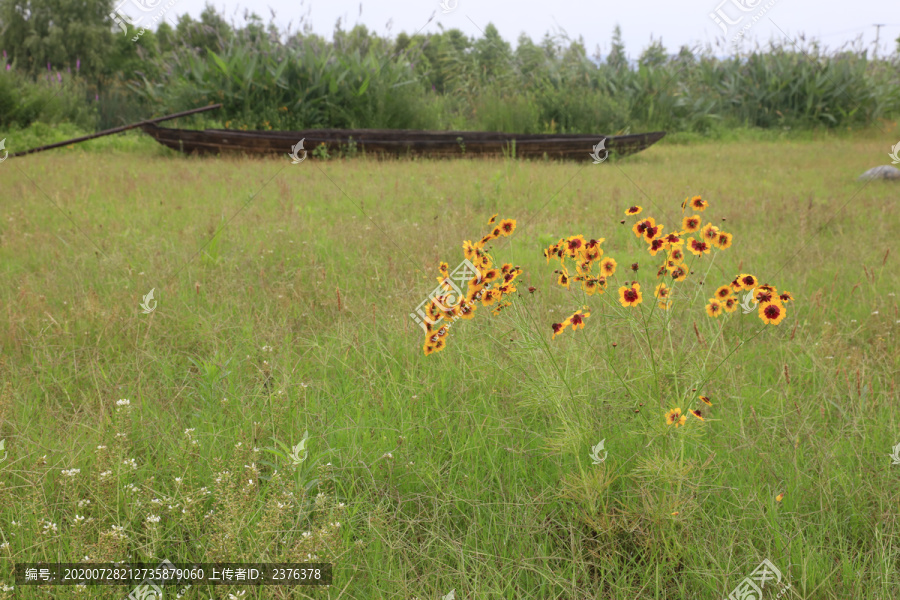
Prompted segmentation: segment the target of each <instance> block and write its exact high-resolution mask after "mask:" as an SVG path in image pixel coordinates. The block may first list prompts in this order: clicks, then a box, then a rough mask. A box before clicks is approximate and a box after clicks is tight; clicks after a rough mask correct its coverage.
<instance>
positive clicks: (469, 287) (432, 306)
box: [423, 215, 522, 356]
mask: <svg viewBox="0 0 900 600" xmlns="http://www.w3.org/2000/svg"><path fill="white" fill-rule="evenodd" d="M488 225H492V226H493V227H492V229H491V231H490V232H489V233H488V234H487V235H485V236H484V237H482V238H481V239H480V240H478V241H477V242H475V243H472V241H471V240H466V241H464V242H463V244H462V249H463V254H464V256H465V258H466V261H468V263H469V265H471V267H472V270H471V272H470V274H471V275H472V276H471V278H470V279H468V281H467V282H466V290H462V289H460V288H459V287H454V285H453V283H452V280H451V278H450V267H449V265H448V264H447V263H445V262H442V263H441V264H440V266H439V268H438V271H439V272H440V275H439V276H438V277H437V280H438V283H439V293H437V294H436V295H434V296H433V297H432V298H431V299H430V300H429V301H428V303H427V304H426V306H425V314H426V318H425V323H424V328H425V344H424V346H423V349H424V352H425V355H426V356H428V355H430V354H433V353H435V352H440V351H441V350H443V349H444V348H445V347H446V345H447V339H448V334H449V332H450V326H451V325H452V324H453V322H455V321H456V320H457V319H472V318H474V316H475V310H476V309H477V307H478V304H479V303H480V304H481V305H483V306H488V307H491V306H492V307H493V311H492V312H493V314H494V315H497V314H499V313H500V311H501V310H503V309H504V308H506V307H507V306H509V304H510V302H509V300H508V298H507V297H508V296H509V295H510V294H513V293H514V292H516V291H517V290H516V286H515V280H516V278H517V277H518V276H519V275H520V274H521V273H522V269H521V267H514V266H513V265H511V264H509V263H507V264H504V265H502V266H501V267H500V268H497V267H495V266H494V259H493V257H492V256H491V255H490V253H489V252H488V246H487V245H488V244H489V243H490V242H491V241H493V240H495V239H497V238H499V237H507V236H510V235H512V233H513V232H514V231H515V229H516V221H515V220H514V219H503V220H501V221H500V222H499V224H497V215H494V216H492V217H491V218H490V220H489V221H488ZM464 264H465V263H464ZM442 319H447V320H448V321H450V322H448V323H445V324H443V325H441V326H438V325H437V323H438V321H440V320H442Z"/></svg>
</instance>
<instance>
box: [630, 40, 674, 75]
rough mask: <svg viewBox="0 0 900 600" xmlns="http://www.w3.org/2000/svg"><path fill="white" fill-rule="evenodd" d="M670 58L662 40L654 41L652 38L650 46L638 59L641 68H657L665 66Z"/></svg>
mask: <svg viewBox="0 0 900 600" xmlns="http://www.w3.org/2000/svg"><path fill="white" fill-rule="evenodd" d="M668 58H669V55H668V54H667V53H666V48H665V46H663V43H662V40H661V39H660V40H654V39H653V37H652V36H651V37H650V45H649V46H647V47H646V48H645V49H644V51H643V52H642V53H641V56H640V58H639V59H638V65H640V66H641V67H649V68H656V67H660V66H662V65H664V64H665V63H666V60H668Z"/></svg>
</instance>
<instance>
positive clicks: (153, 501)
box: [150, 498, 162, 504]
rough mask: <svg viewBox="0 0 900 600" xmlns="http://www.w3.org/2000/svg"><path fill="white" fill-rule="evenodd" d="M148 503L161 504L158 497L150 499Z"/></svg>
mask: <svg viewBox="0 0 900 600" xmlns="http://www.w3.org/2000/svg"><path fill="white" fill-rule="evenodd" d="M150 504H162V500H160V499H159V498H154V499H153V500H151V501H150Z"/></svg>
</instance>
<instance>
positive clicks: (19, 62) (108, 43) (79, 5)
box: [0, 0, 113, 80]
mask: <svg viewBox="0 0 900 600" xmlns="http://www.w3.org/2000/svg"><path fill="white" fill-rule="evenodd" d="M112 11H113V6H112V0H80V1H79V2H72V1H70V0H0V47H2V49H3V50H6V51H7V54H8V55H9V57H10V60H15V61H16V68H17V69H21V70H23V71H25V72H26V73H28V74H29V75H30V76H32V77H38V76H39V75H42V74H44V73H47V71H48V67H47V65H48V64H49V65H50V69H51V70H52V69H57V70H63V69H65V68H66V67H68V68H70V69H71V70H72V71H73V72H74V71H76V67H77V70H78V72H79V73H80V74H81V75H83V76H85V77H87V78H89V79H94V80H96V79H97V78H98V77H99V76H100V74H101V73H102V72H103V71H104V64H105V61H106V58H107V56H108V55H109V52H110V50H111V49H112V43H113V33H112V20H111V19H110V18H109V14H110V13H111V12H112Z"/></svg>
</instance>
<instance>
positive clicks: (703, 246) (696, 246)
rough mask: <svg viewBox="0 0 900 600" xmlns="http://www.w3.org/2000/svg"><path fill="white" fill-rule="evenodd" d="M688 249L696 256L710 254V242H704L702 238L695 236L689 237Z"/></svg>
mask: <svg viewBox="0 0 900 600" xmlns="http://www.w3.org/2000/svg"><path fill="white" fill-rule="evenodd" d="M688 250H690V251H691V254H694V255H695V256H700V255H701V254H709V252H710V249H709V244H707V243H706V242H702V241H700V240H695V239H694V238H688Z"/></svg>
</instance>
